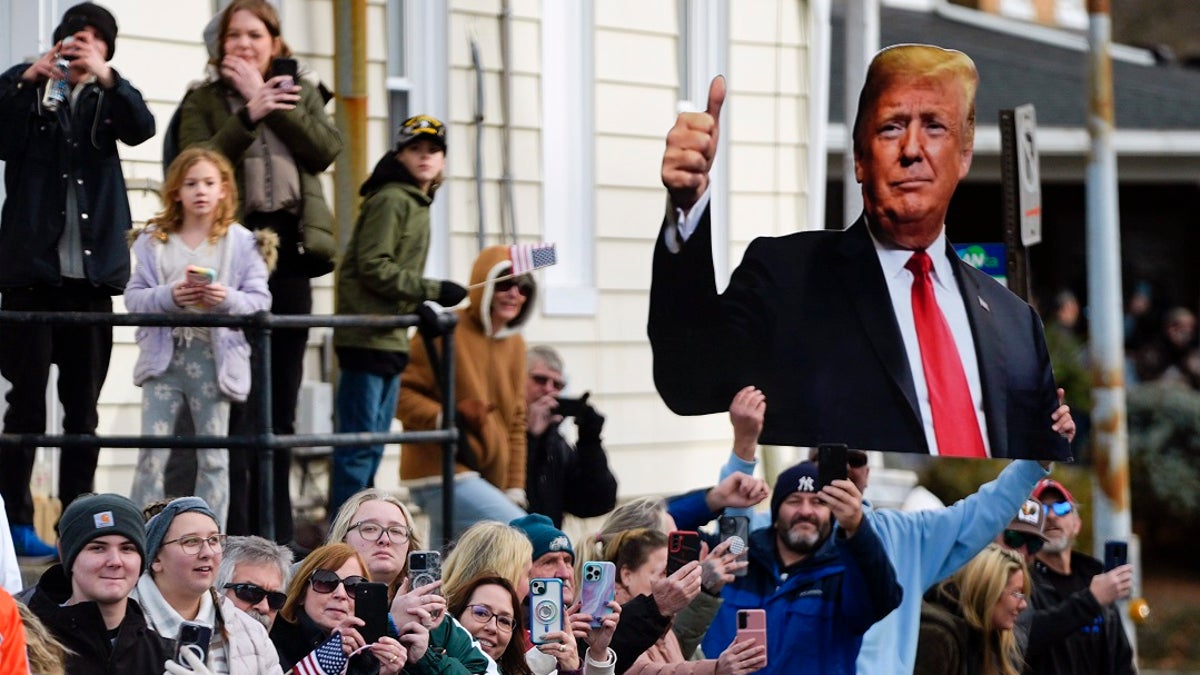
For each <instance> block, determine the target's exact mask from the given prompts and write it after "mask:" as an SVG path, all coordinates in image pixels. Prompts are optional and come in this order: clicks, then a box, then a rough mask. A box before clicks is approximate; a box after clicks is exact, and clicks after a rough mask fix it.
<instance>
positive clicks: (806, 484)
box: [796, 476, 817, 492]
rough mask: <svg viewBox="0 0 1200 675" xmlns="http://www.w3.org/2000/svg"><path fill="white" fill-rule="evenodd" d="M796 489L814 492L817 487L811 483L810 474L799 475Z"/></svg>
mask: <svg viewBox="0 0 1200 675" xmlns="http://www.w3.org/2000/svg"><path fill="white" fill-rule="evenodd" d="M796 490H797V491H799V492H816V491H817V489H816V487H815V486H814V485H813V479H812V476H800V480H799V481H797V482H796Z"/></svg>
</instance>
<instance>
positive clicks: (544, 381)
mask: <svg viewBox="0 0 1200 675" xmlns="http://www.w3.org/2000/svg"><path fill="white" fill-rule="evenodd" d="M529 379H531V380H533V381H534V382H535V383H536V384H537V386H539V387H544V386H546V385H548V384H553V385H554V388H555V389H557V390H559V391H562V390H563V389H565V388H566V386H567V383H566V382H563V381H562V380H559V379H556V378H553V377H550V376H549V375H542V374H540V373H535V374H531V375H530V376H529Z"/></svg>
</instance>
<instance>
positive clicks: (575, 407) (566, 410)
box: [554, 391, 592, 417]
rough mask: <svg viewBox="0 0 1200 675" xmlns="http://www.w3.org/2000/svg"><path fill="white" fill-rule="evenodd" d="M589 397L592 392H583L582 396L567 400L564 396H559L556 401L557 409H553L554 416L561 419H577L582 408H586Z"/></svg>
mask: <svg viewBox="0 0 1200 675" xmlns="http://www.w3.org/2000/svg"><path fill="white" fill-rule="evenodd" d="M591 395H592V392H590V391H587V392H584V393H583V396H580V397H579V398H567V397H565V396H560V397H559V399H558V407H556V408H555V409H554V414H555V415H562V416H563V417H579V415H580V414H581V413H582V412H583V410H584V408H586V407H587V400H588V396H591Z"/></svg>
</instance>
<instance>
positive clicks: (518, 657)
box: [448, 573, 533, 675]
mask: <svg viewBox="0 0 1200 675" xmlns="http://www.w3.org/2000/svg"><path fill="white" fill-rule="evenodd" d="M448 609H449V611H450V614H451V615H452V616H454V617H456V618H457V619H458V621H459V623H461V624H462V625H463V627H464V628H466V629H467V631H469V632H470V633H471V637H473V638H475V640H476V641H477V642H478V643H479V646H480V647H482V648H483V651H484V653H486V654H487V655H488V656H490V657H491V658H492V660H493V661H495V662H496V666H497V669H498V670H499V673H500V675H533V671H532V670H530V668H529V665H528V664H526V663H525V628H524V626H525V620H524V615H523V613H522V611H521V601H520V599H519V598H518V597H517V592H516V591H515V590H513V586H512V584H511V583H509V582H508V580H507V579H505V578H503V577H498V576H494V575H487V574H486V573H485V574H483V575H480V576H476V577H472V578H471V579H468V580H467V582H466V583H465V584H463V586H462V588H461V589H459V592H458V593H456V594H455V596H454V599H453V600H452V601H451V603H450V606H449V608H448Z"/></svg>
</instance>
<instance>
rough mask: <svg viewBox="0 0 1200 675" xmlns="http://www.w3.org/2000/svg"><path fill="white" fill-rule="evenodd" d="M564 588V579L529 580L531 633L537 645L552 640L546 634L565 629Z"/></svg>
mask: <svg viewBox="0 0 1200 675" xmlns="http://www.w3.org/2000/svg"><path fill="white" fill-rule="evenodd" d="M562 588H563V584H562V579H530V581H529V606H530V607H531V608H532V609H531V610H530V612H529V624H530V625H529V634H530V639H531V640H532V642H533V644H535V645H543V644H546V643H547V642H552V640H547V639H546V634H547V633H553V632H555V631H560V630H562V629H563V599H562Z"/></svg>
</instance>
